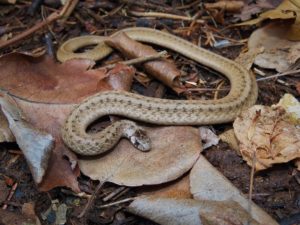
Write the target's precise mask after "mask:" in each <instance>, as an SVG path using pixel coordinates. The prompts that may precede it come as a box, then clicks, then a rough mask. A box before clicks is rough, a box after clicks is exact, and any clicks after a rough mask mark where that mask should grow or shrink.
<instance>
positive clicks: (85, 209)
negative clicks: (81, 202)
mask: <svg viewBox="0 0 300 225" xmlns="http://www.w3.org/2000/svg"><path fill="white" fill-rule="evenodd" d="M104 184H105V181H103V182H100V183H99V184H98V185H97V187H96V190H95V191H94V193H93V194H92V196H91V197H90V198H89V200H88V202H87V204H86V205H85V207H84V209H83V210H82V212H81V213H80V214H79V216H78V218H82V217H83V216H84V215H85V214H86V212H87V211H89V209H90V208H91V206H92V205H93V203H94V200H95V198H96V196H97V194H98V192H99V191H100V189H101V188H102V187H103V185H104Z"/></svg>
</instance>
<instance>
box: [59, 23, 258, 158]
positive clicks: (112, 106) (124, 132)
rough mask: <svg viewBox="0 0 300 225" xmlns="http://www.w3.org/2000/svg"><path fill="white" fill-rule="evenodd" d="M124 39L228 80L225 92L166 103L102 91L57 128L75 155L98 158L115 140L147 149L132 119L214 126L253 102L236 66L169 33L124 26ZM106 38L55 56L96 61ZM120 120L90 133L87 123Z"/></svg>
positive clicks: (253, 91) (250, 84) (88, 39)
mask: <svg viewBox="0 0 300 225" xmlns="http://www.w3.org/2000/svg"><path fill="white" fill-rule="evenodd" d="M119 32H124V33H125V34H126V35H128V36H129V37H130V38H132V39H134V40H136V41H141V42H145V43H149V44H154V45H158V46H162V47H164V48H167V49H170V50H173V51H175V52H177V53H179V54H181V55H183V56H185V57H187V58H189V59H192V60H194V61H195V62H197V63H199V64H203V65H205V66H207V67H209V68H212V69H214V70H215V71H217V72H219V73H221V74H222V75H224V76H225V77H226V78H228V80H229V82H230V91H229V93H228V94H227V95H226V96H225V97H223V98H220V99H214V100H170V99H160V98H153V97H146V96H142V95H139V94H135V93H132V92H126V91H103V92H99V93H97V94H94V95H92V96H90V97H88V98H86V99H84V100H83V101H82V102H80V103H79V104H78V105H77V106H76V107H75V108H74V109H73V110H72V111H71V113H70V114H69V116H68V117H67V119H66V121H65V123H64V125H63V127H62V130H61V134H62V139H63V141H64V143H65V144H66V145H67V146H68V147H69V148H71V149H72V150H73V151H74V152H75V153H77V154H80V155H83V156H93V155H99V154H102V153H105V152H107V151H108V150H111V149H113V147H114V146H115V145H116V144H117V143H118V142H119V140H120V139H121V138H128V139H129V141H130V142H131V143H132V144H133V145H134V146H135V147H136V148H137V149H139V150H141V151H145V152H146V151H149V150H150V149H151V140H150V139H149V138H148V137H147V134H146V132H145V130H144V129H143V128H142V127H141V126H139V125H137V124H136V123H135V122H134V121H140V122H145V123H150V124H155V125H175V126H177V125H192V126H196V125H214V124H220V123H228V122H232V121H233V120H234V119H235V118H236V117H237V116H238V115H239V114H240V113H241V111H242V110H244V109H246V108H249V107H250V106H252V105H254V104H255V102H256V99H257V92H258V91H257V83H256V81H255V78H254V77H253V76H252V75H250V73H249V72H248V70H246V69H245V68H244V67H243V66H242V65H240V64H238V63H236V62H234V61H233V60H230V59H227V58H225V57H223V56H220V55H218V54H216V53H213V52H211V51H208V50H206V49H204V48H202V47H198V46H197V45H194V44H192V43H191V42H189V41H187V40H184V39H182V38H180V37H177V36H175V35H173V34H169V33H166V32H162V31H159V30H156V29H152V28H140V27H137V28H125V29H122V30H120V31H117V32H116V33H114V34H112V35H111V36H110V37H113V36H114V35H118V33H119ZM105 39H106V37H102V36H96V35H87V36H80V37H76V38H73V39H70V40H68V41H66V42H65V43H63V44H62V45H61V46H60V48H59V50H58V52H57V58H58V60H60V61H62V62H63V61H66V60H69V59H74V58H88V59H93V60H100V59H103V58H104V57H106V56H107V55H109V54H110V53H111V52H112V51H113V49H112V48H110V47H109V46H107V45H106V44H105V42H104V41H105ZM91 44H94V45H96V47H94V48H93V49H91V50H88V51H86V52H83V53H75V50H76V49H78V48H81V47H83V46H87V45H91ZM106 115H117V116H122V117H125V118H126V119H124V120H119V121H116V122H114V123H112V124H111V125H109V126H108V127H106V128H105V129H103V130H102V131H100V132H98V133H95V134H91V133H89V132H87V128H88V127H89V125H90V124H91V123H92V122H94V121H95V120H97V119H99V118H101V117H103V116H106Z"/></svg>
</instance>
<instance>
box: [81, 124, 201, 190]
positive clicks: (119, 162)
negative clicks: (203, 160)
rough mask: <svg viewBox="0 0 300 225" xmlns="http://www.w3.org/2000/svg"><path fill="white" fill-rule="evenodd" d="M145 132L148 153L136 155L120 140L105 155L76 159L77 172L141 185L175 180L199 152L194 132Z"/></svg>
mask: <svg viewBox="0 0 300 225" xmlns="http://www.w3.org/2000/svg"><path fill="white" fill-rule="evenodd" d="M145 130H146V132H147V134H148V136H149V138H150V139H151V151H149V152H147V153H145V152H140V151H138V150H137V149H136V148H134V147H133V146H132V145H131V144H130V143H129V142H128V141H127V140H121V141H120V143H119V144H118V146H116V148H114V149H113V151H111V152H109V153H108V154H105V155H101V156H100V157H98V158H95V157H93V158H91V159H80V160H79V167H80V169H81V171H82V172H83V173H84V174H85V175H86V176H89V177H91V178H92V179H94V180H100V181H102V182H103V181H109V182H113V183H116V184H119V185H126V186H141V185H153V184H161V183H165V182H168V181H172V180H175V179H177V178H178V177H180V176H182V175H183V174H184V173H186V172H187V171H188V170H189V169H191V167H192V166H193V165H194V163H195V162H196V160H197V158H198V156H199V154H200V151H201V143H200V139H199V135H198V130H197V129H195V128H192V127H177V126H176V127H158V128H149V127H146V128H145Z"/></svg>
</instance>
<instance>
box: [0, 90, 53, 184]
mask: <svg viewBox="0 0 300 225" xmlns="http://www.w3.org/2000/svg"><path fill="white" fill-rule="evenodd" d="M0 105H1V109H2V112H3V113H4V115H5V116H6V119H7V120H8V123H9V128H10V130H11V131H12V133H13V135H14V137H15V138H16V142H17V143H18V145H19V147H20V149H21V150H22V152H23V154H24V156H25V158H26V161H27V163H28V165H29V168H30V171H31V173H32V176H33V179H34V181H35V182H36V183H37V184H39V183H41V181H42V179H43V177H44V175H45V172H46V169H47V167H48V160H49V157H50V154H51V151H52V150H53V148H54V139H53V137H52V136H51V135H50V134H48V133H46V132H44V131H42V130H38V129H36V128H34V127H33V126H32V125H31V124H30V123H28V121H27V119H26V118H25V116H24V114H23V112H22V111H21V110H20V109H19V108H18V106H17V105H16V103H15V102H14V101H13V99H12V98H10V97H9V96H8V95H2V96H0Z"/></svg>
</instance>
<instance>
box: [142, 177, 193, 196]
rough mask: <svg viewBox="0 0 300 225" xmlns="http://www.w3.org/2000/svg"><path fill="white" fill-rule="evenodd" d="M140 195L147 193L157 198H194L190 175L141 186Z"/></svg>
mask: <svg viewBox="0 0 300 225" xmlns="http://www.w3.org/2000/svg"><path fill="white" fill-rule="evenodd" d="M139 190H141V191H140V195H146V196H151V197H156V198H176V199H189V198H192V194H191V192H190V179H189V175H185V176H183V177H180V178H179V179H177V180H175V181H172V182H169V183H166V184H161V185H155V186H150V187H149V186H148V187H144V188H140V189H139Z"/></svg>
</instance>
